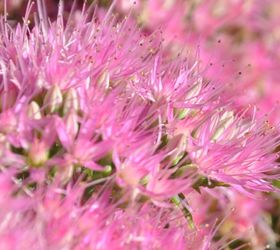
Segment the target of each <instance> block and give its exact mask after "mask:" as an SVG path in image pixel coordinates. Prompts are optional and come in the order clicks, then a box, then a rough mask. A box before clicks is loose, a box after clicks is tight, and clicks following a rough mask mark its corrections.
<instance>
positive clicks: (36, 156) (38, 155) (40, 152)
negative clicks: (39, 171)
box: [28, 139, 49, 167]
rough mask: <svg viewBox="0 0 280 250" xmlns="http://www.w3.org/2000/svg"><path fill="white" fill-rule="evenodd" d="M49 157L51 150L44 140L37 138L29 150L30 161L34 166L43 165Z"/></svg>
mask: <svg viewBox="0 0 280 250" xmlns="http://www.w3.org/2000/svg"><path fill="white" fill-rule="evenodd" d="M48 158H49V151H48V148H47V146H46V144H45V143H44V142H43V141H39V140H38V139H36V140H35V141H34V142H33V143H32V144H31V146H30V148H29V151H28V163H29V164H30V165H31V166H33V167H40V166H42V165H43V164H44V163H45V162H46V161H47V160H48Z"/></svg>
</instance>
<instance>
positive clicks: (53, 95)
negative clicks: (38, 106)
mask: <svg viewBox="0 0 280 250" xmlns="http://www.w3.org/2000/svg"><path fill="white" fill-rule="evenodd" d="M62 102H63V97H62V93H61V90H60V88H59V87H58V86H57V85H54V86H53V87H52V88H50V89H49V90H48V92H47V94H46V96H45V99H44V105H46V106H47V110H48V111H49V112H50V113H54V112H56V111H57V110H58V109H59V108H60V107H61V105H62Z"/></svg>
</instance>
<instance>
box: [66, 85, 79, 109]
mask: <svg viewBox="0 0 280 250" xmlns="http://www.w3.org/2000/svg"><path fill="white" fill-rule="evenodd" d="M79 106H80V105H79V99H78V94H77V91H76V90H75V89H73V88H71V89H69V90H68V91H67V92H66V95H65V98H64V105H63V114H68V113H69V111H70V110H74V111H78V110H79Z"/></svg>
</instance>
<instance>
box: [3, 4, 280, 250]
mask: <svg viewBox="0 0 280 250" xmlns="http://www.w3.org/2000/svg"><path fill="white" fill-rule="evenodd" d="M36 7H37V14H35V16H34V19H32V18H31V14H30V13H31V12H33V10H34V3H33V2H31V1H29V4H28V6H27V9H26V14H25V17H24V18H23V23H22V24H20V23H18V24H16V25H15V26H14V25H13V24H11V23H9V20H8V19H7V13H4V16H3V17H2V18H1V24H0V156H1V157H0V186H1V189H0V192H1V195H0V248H1V249H178V250H181V249H201V250H207V249H226V248H230V249H232V248H234V247H239V249H241V248H242V247H243V246H247V247H248V246H249V245H250V244H253V247H254V244H255V245H265V244H267V243H269V244H273V243H275V242H276V239H275V238H276V237H275V236H274V233H273V232H271V231H269V230H270V228H269V226H268V225H267V223H265V222H263V221H261V219H259V218H258V217H259V215H260V214H261V213H262V211H264V210H269V209H270V208H271V207H272V206H273V204H271V205H270V204H267V205H266V206H265V205H260V200H258V199H266V196H267V193H268V192H271V191H278V190H277V188H276V187H275V181H277V179H279V176H280V173H279V164H278V162H277V159H278V158H279V155H278V151H279V150H277V146H278V142H279V131H278V129H279V128H278V127H277V126H276V125H275V126H272V125H271V124H270V123H269V122H268V121H267V120H266V118H265V117H263V118H256V116H255V110H254V108H253V107H249V108H248V109H244V110H242V111H240V109H235V108H234V106H233V105H231V100H225V98H223V95H224V94H225V93H226V91H227V86H222V85H221V84H220V83H218V82H216V81H208V79H207V77H206V75H204V74H205V70H204V68H203V67H201V62H200V58H199V56H196V57H193V56H189V57H187V58H186V57H183V56H181V55H180V54H179V55H177V56H175V57H172V58H171V56H170V53H169V52H166V51H165V48H164V46H163V45H162V43H163V42H164V41H163V40H164V39H163V34H162V32H161V31H154V32H153V33H152V34H149V35H147V34H146V33H145V32H143V31H142V30H141V29H140V28H138V27H137V25H136V24H135V22H134V21H133V20H132V19H130V18H128V17H124V18H120V17H119V16H118V15H116V14H114V11H113V8H114V5H112V6H111V7H110V8H109V10H107V11H104V10H102V9H99V7H98V6H96V5H91V6H88V7H86V4H85V5H84V6H83V8H82V10H81V11H76V10H75V9H74V8H72V10H71V12H70V13H69V15H68V17H66V16H65V14H64V10H63V1H61V2H60V4H59V6H58V14H57V18H56V19H55V21H51V20H50V19H48V17H47V11H46V7H45V4H44V1H41V0H38V1H37V3H36ZM244 200H246V201H248V200H249V201H250V203H246V202H245V201H244ZM227 203H229V204H234V205H233V206H231V208H230V209H228V206H227V205H228V204H227ZM236 204H238V206H236ZM248 204H249V205H248ZM246 206H249V209H250V208H251V207H252V208H254V216H252V218H247V217H248V216H247V214H243V213H241V212H240V213H239V208H240V210H242V211H244V210H243V207H246ZM245 209H246V208H245ZM214 210H215V211H216V212H213V211H214ZM211 211H212V212H211ZM227 221H228V222H227ZM235 223H236V224H235ZM238 223H239V224H238ZM236 225H237V226H236ZM255 225H257V227H256V228H257V229H256V231H255V232H251V235H250V236H251V238H254V239H256V238H257V236H258V235H259V234H263V235H264V236H263V238H264V239H263V240H262V241H261V242H250V237H244V236H243V235H242V234H243V233H244V232H245V231H246V230H248V228H249V227H252V226H253V227H254V226H255ZM242 226H243V227H242ZM258 228H261V230H259V231H257V230H258ZM239 238H241V240H239Z"/></svg>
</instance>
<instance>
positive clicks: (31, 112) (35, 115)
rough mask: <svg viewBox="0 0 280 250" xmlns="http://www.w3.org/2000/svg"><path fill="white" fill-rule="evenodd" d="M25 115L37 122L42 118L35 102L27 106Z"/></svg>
mask: <svg viewBox="0 0 280 250" xmlns="http://www.w3.org/2000/svg"><path fill="white" fill-rule="evenodd" d="M27 115H28V117H30V118H31V119H36V120H39V119H41V118H42V115H41V111H40V106H39V105H38V104H37V102H35V101H32V102H31V103H30V104H29V107H28V110H27Z"/></svg>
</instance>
